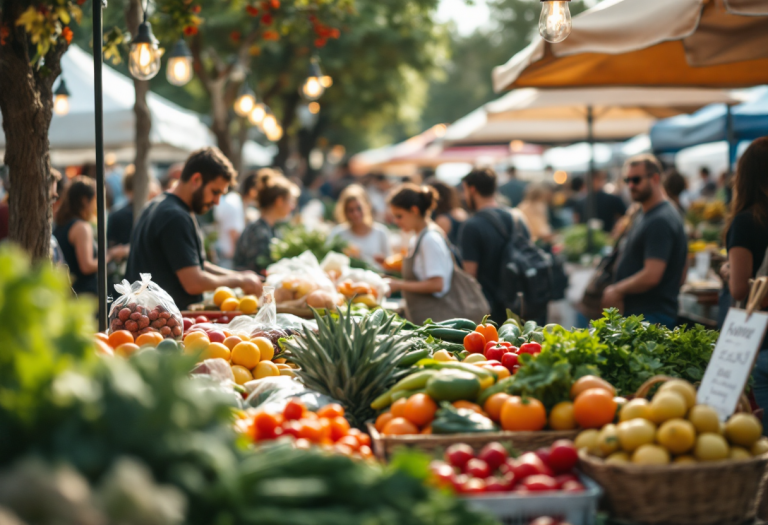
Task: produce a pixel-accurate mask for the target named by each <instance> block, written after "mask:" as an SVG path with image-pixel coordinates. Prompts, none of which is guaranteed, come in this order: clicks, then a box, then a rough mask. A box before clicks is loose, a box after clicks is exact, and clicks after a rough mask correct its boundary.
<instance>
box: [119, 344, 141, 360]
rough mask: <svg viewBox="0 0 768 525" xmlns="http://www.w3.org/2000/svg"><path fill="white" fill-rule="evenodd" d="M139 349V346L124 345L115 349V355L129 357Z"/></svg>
mask: <svg viewBox="0 0 768 525" xmlns="http://www.w3.org/2000/svg"><path fill="white" fill-rule="evenodd" d="M138 349H139V346H138V345H136V344H134V343H124V344H121V345H120V346H118V347H117V348H115V355H120V356H123V357H131V356H132V355H133V353H134V352H136V350H138Z"/></svg>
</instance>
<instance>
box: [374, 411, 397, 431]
mask: <svg viewBox="0 0 768 525" xmlns="http://www.w3.org/2000/svg"><path fill="white" fill-rule="evenodd" d="M393 417H394V416H392V412H384V413H382V414H379V417H377V418H376V423H375V424H374V425H373V426H374V427H376V430H378V431H379V432H381V431H382V430H384V427H385V426H386V424H387V423H389V422H390V421H392V418H393Z"/></svg>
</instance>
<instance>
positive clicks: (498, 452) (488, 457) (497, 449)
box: [477, 443, 507, 472]
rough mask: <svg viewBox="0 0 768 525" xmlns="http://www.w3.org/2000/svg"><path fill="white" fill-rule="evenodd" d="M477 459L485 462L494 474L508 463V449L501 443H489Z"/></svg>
mask: <svg viewBox="0 0 768 525" xmlns="http://www.w3.org/2000/svg"><path fill="white" fill-rule="evenodd" d="M477 457H478V458H480V459H482V460H483V461H485V462H486V463H487V464H488V468H490V469H491V472H494V471H496V470H497V469H498V468H499V467H500V466H502V465H503V464H504V462H505V461H507V449H505V448H504V447H503V446H501V444H500V443H488V444H487V445H485V446H484V447H483V449H482V450H481V451H480V453H479V454H478V455H477Z"/></svg>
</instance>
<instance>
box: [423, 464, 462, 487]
mask: <svg viewBox="0 0 768 525" xmlns="http://www.w3.org/2000/svg"><path fill="white" fill-rule="evenodd" d="M429 470H431V471H432V475H433V476H434V477H435V479H436V480H437V481H438V484H439V485H450V484H451V483H452V481H453V477H454V476H455V475H456V472H455V471H454V470H453V468H452V467H451V466H450V465H449V464H447V463H445V462H443V461H433V462H432V463H430V464H429Z"/></svg>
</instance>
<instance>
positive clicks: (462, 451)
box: [445, 443, 475, 470]
mask: <svg viewBox="0 0 768 525" xmlns="http://www.w3.org/2000/svg"><path fill="white" fill-rule="evenodd" d="M474 457H475V451H474V450H472V447H470V446H469V445H466V444H464V443H456V444H455V445H451V446H450V447H448V449H447V450H446V451H445V459H446V461H447V462H448V463H449V464H450V465H452V466H454V467H457V468H460V469H462V470H463V469H464V467H465V466H466V464H467V462H468V461H469V460H470V459H472V458H474Z"/></svg>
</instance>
